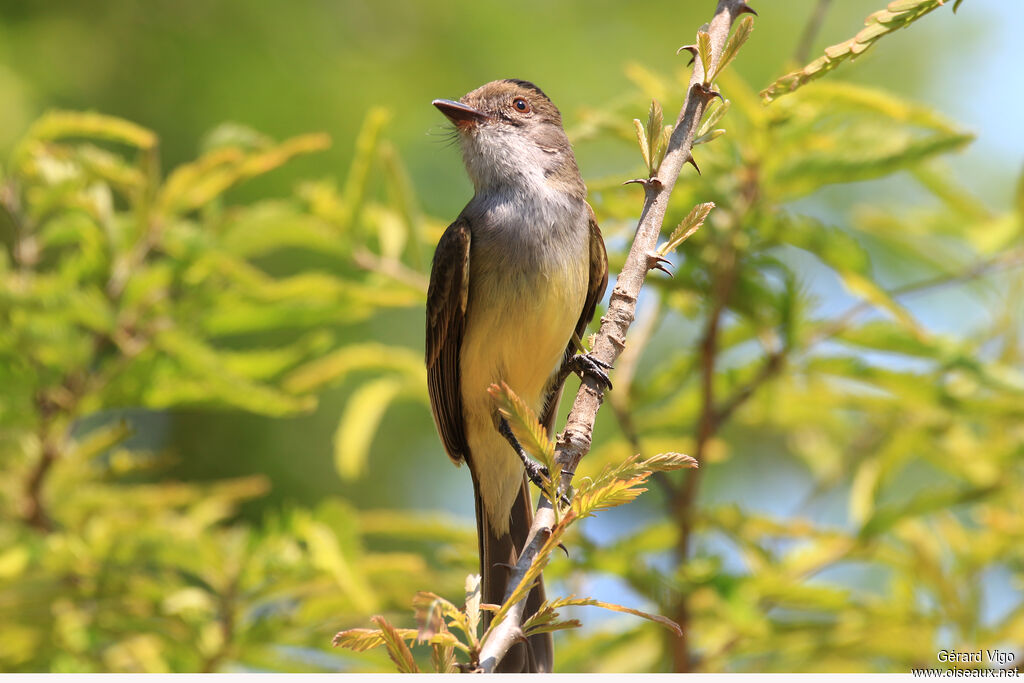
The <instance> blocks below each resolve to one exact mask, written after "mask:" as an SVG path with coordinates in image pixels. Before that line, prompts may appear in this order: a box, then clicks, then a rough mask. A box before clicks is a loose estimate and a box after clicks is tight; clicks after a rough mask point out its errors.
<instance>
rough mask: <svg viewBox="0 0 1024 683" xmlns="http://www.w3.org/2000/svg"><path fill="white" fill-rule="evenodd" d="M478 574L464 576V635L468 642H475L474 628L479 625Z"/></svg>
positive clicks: (479, 595)
mask: <svg viewBox="0 0 1024 683" xmlns="http://www.w3.org/2000/svg"><path fill="white" fill-rule="evenodd" d="M480 585H481V584H480V575H479V574H470V575H469V576H467V577H466V612H465V614H466V629H465V632H466V635H467V636H468V637H469V639H470V642H472V643H474V644H475V643H476V630H477V628H478V627H479V625H480V599H481V597H482V594H481V592H480Z"/></svg>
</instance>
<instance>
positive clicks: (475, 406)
mask: <svg viewBox="0 0 1024 683" xmlns="http://www.w3.org/2000/svg"><path fill="white" fill-rule="evenodd" d="M581 251H583V250H581ZM588 259H589V256H588V254H587V253H585V252H584V253H581V254H580V255H579V256H578V257H577V256H575V255H574V256H573V258H570V259H566V260H567V261H569V262H568V263H565V264H562V265H563V266H564V267H559V268H555V269H549V270H548V271H547V272H540V273H537V274H535V275H534V276H531V277H528V278H521V279H520V280H509V279H507V278H501V277H488V275H487V274H483V275H481V277H480V279H479V280H478V281H476V282H474V281H473V280H472V279H471V281H470V301H469V306H468V310H467V319H466V334H465V337H464V338H463V342H462V351H461V356H460V366H461V371H462V397H463V411H464V413H463V414H464V417H465V421H466V424H465V427H466V440H467V443H468V445H469V451H470V454H471V455H470V457H471V458H472V460H473V464H474V468H475V470H476V472H477V479H478V482H479V485H480V494H481V496H482V497H483V500H484V506H485V508H486V510H487V513H488V517H489V519H490V520H491V523H492V525H493V526H494V527H495V528H496V531H498V532H499V533H500V532H503V531H505V529H506V528H507V525H508V512H509V510H510V509H511V507H512V503H513V502H514V501H515V496H516V493H517V492H518V489H519V486H520V482H521V480H522V471H523V467H522V464H521V462H520V461H519V458H518V456H517V455H516V454H515V452H514V451H513V450H512V448H511V447H510V446H509V445H508V442H506V441H505V439H504V438H502V437H501V435H500V434H498V432H497V430H496V428H495V417H494V416H495V410H494V405H493V402H492V400H491V398H490V395H489V394H488V393H487V387H488V386H490V385H491V384H492V383H501V382H505V383H507V384H508V385H509V386H510V387H511V388H512V390H513V391H515V392H516V394H517V395H518V396H519V397H520V398H521V399H523V401H525V402H526V404H527V405H528V406H530V408H531V409H533V410H534V412H536V413H538V417H539V414H540V411H541V410H542V409H543V407H544V400H545V398H546V389H547V388H548V384H549V382H550V380H551V377H552V375H553V374H554V373H556V372H557V371H558V369H559V367H560V365H561V363H562V358H563V355H564V354H565V349H566V347H567V346H568V344H569V340H570V339H571V337H572V334H573V331H574V329H575V327H576V322H577V321H578V320H579V316H580V311H582V309H583V304H584V301H585V299H586V294H587V284H588V282H587V280H588V274H589V260H588Z"/></svg>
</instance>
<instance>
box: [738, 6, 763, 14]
mask: <svg viewBox="0 0 1024 683" xmlns="http://www.w3.org/2000/svg"><path fill="white" fill-rule="evenodd" d="M736 14H737V15H740V14H753V15H754V16H755V17H756V16H759V15H758V13H757V12H755V11H754V8H753V7H751V6H750V5H747V4H743V5H740V8H739V10H738V11H737V12H736Z"/></svg>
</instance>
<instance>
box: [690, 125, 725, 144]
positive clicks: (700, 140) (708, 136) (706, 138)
mask: <svg viewBox="0 0 1024 683" xmlns="http://www.w3.org/2000/svg"><path fill="white" fill-rule="evenodd" d="M723 135H725V129H724V128H715V129H714V130H711V131H708V132H707V133H705V134H704V135H700V136H698V137H695V138H694V139H693V143H692V146H693V147H696V146H697V145H703V144H706V143H708V142H711V141H712V140H714V139H715V138H718V137H721V136H723Z"/></svg>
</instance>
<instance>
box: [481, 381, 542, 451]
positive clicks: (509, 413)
mask: <svg viewBox="0 0 1024 683" xmlns="http://www.w3.org/2000/svg"><path fill="white" fill-rule="evenodd" d="M487 391H488V393H489V394H490V395H491V399H492V400H493V401H494V404H495V406H497V408H498V411H499V412H500V413H501V414H502V416H503V417H504V418H505V419H506V420H508V423H509V425H510V426H511V427H512V430H513V431H514V432H515V433H516V436H517V437H518V438H519V441H520V443H521V444H522V445H523V448H525V449H526V450H527V452H529V453H530V454H531V455H532V456H533V457H535V458H537V460H539V461H540V462H541V464H542V465H544V466H545V467H547V468H548V469H549V470H553V469H554V462H555V444H554V443H553V442H552V441H551V438H550V437H549V436H548V433H547V430H546V429H544V426H543V425H541V423H540V421H539V420H537V415H536V413H534V412H533V410H531V409H530V406H528V405H526V403H525V402H524V401H523V400H522V399H521V398H519V396H517V395H516V393H515V392H514V391H512V389H511V388H510V387H509V386H508V385H507V384H505V383H504V382H502V383H501V386H500V387H499V386H498V385H496V384H492V385H491V386H489V387H488V388H487Z"/></svg>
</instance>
